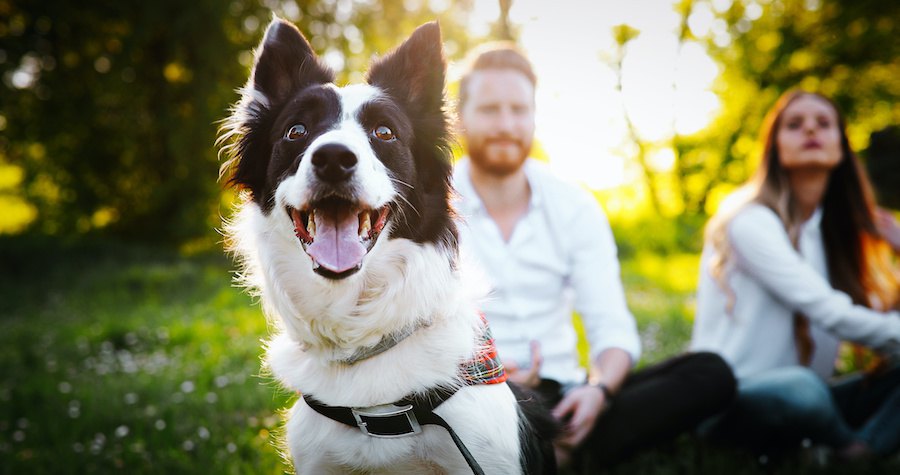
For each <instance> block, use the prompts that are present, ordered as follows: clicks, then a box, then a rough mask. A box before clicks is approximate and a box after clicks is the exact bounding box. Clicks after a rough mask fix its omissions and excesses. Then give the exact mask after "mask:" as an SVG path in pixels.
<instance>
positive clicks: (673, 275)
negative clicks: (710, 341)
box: [0, 240, 900, 475]
mask: <svg viewBox="0 0 900 475" xmlns="http://www.w3.org/2000/svg"><path fill="white" fill-rule="evenodd" d="M696 265H697V259H696V256H675V257H671V258H667V259H662V258H660V257H658V256H639V257H636V258H633V259H630V260H628V261H626V262H624V263H623V280H624V282H625V285H626V289H627V294H628V300H629V303H630V305H631V308H632V310H633V311H634V313H635V315H636V317H637V319H638V321H639V326H640V329H641V334H642V339H643V342H644V346H645V354H644V359H643V360H642V362H641V364H647V363H648V362H653V361H657V360H659V359H662V358H664V357H666V356H669V355H673V354H676V353H678V352H680V351H682V350H683V349H684V348H685V346H686V343H687V340H688V338H689V335H690V326H691V323H690V315H692V314H693V307H692V306H693V304H692V292H693V285H692V284H691V282H692V281H693V279H694V276H696ZM232 268H233V267H232V265H231V263H230V262H229V261H228V259H227V258H225V257H224V256H222V255H221V254H218V253H215V254H203V255H195V256H191V257H185V256H182V255H179V254H178V253H176V252H173V251H166V250H158V249H151V248H146V247H138V246H125V245H121V244H116V243H94V244H90V245H79V246H69V247H60V246H58V245H50V244H48V243H45V242H28V241H23V240H3V241H0V269H2V272H0V367H2V368H3V370H2V374H0V473H3V474H44V473H47V474H50V473H52V474H67V473H146V474H154V473H166V474H172V473H215V474H232V473H262V474H278V473H284V471H285V470H287V468H288V466H287V465H286V464H285V463H284V462H283V461H282V460H281V458H280V456H279V451H278V449H277V448H276V444H277V440H278V436H277V434H278V431H279V425H280V416H279V410H280V409H282V408H284V407H286V406H287V405H289V404H290V403H291V402H292V399H293V397H294V396H293V395H292V394H290V393H287V392H285V391H283V390H280V389H279V388H278V387H277V386H276V385H275V384H274V382H273V381H272V380H271V379H269V378H268V377H266V376H265V375H261V374H260V354H261V345H260V340H261V339H263V338H264V337H265V336H266V334H267V331H268V330H267V326H266V322H265V320H264V318H263V316H262V315H261V312H260V310H259V308H258V307H257V306H255V305H254V304H253V302H252V301H251V299H250V298H249V297H248V296H247V295H245V294H244V293H242V292H241V290H239V289H236V288H234V287H232V285H231V271H232ZM898 467H900V465H892V466H890V467H875V469H877V472H878V473H884V472H883V470H882V469H883V468H887V469H897V468H898ZM861 468H862V467H854V468H853V470H851V471H847V472H846V473H858V472H859V470H860V469H861ZM835 470H837V472H834V471H835ZM845 470H849V468H848V467H837V468H832V469H831V472H833V473H843V472H844V471H845ZM765 472H774V473H826V472H823V471H822V470H820V469H816V468H815V467H814V466H812V465H811V464H809V463H805V462H804V461H803V460H802V457H801V458H798V459H797V460H788V461H786V462H784V463H781V464H778V465H775V466H772V465H771V464H770V465H769V466H767V467H765V468H763V467H761V466H760V465H759V464H757V462H756V461H755V459H754V458H753V457H750V456H749V455H747V454H744V453H739V452H725V451H722V450H719V449H714V448H709V447H706V446H703V445H701V444H698V443H696V442H695V441H693V440H692V439H690V438H683V439H681V440H679V441H677V442H676V443H674V444H672V445H671V446H669V447H663V448H661V449H658V450H654V451H650V452H647V453H646V454H644V455H642V456H640V457H638V458H637V459H635V460H633V461H631V462H629V463H626V464H624V465H621V466H619V467H617V468H616V469H614V470H613V473H622V474H625V473H648V474H660V475H661V474H670V473H671V474H676V473H679V474H680V473H729V474H741V473H748V474H752V473H765ZM873 473H875V472H873Z"/></svg>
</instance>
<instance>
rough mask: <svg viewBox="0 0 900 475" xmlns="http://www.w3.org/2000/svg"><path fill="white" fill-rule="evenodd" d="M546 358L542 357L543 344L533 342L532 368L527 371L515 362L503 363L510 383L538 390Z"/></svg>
mask: <svg viewBox="0 0 900 475" xmlns="http://www.w3.org/2000/svg"><path fill="white" fill-rule="evenodd" d="M543 363H544V358H543V357H542V356H541V344H540V343H538V342H537V340H532V341H531V367H530V368H528V369H527V370H524V369H521V368H519V365H517V364H516V363H515V362H514V361H503V368H504V369H505V370H506V377H507V379H508V380H509V381H512V382H513V383H516V384H518V385H519V386H525V387H529V388H532V389H534V388H536V387H538V385H539V384H540V383H541V365H542V364H543Z"/></svg>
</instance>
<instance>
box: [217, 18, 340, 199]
mask: <svg viewBox="0 0 900 475" xmlns="http://www.w3.org/2000/svg"><path fill="white" fill-rule="evenodd" d="M250 77H251V78H252V79H251V80H250V84H248V85H247V88H248V89H250V90H253V89H255V90H258V91H260V92H262V93H263V94H264V95H265V97H266V98H267V99H268V104H264V103H261V102H259V101H257V100H252V101H250V102H249V103H248V104H247V105H246V107H247V109H248V110H247V111H246V112H247V119H246V120H245V122H244V123H243V124H241V132H242V133H241V135H240V137H239V139H238V142H237V146H236V150H235V152H234V156H235V157H236V158H237V161H236V163H235V164H234V169H233V174H232V176H231V179H230V180H229V181H230V183H231V184H233V185H238V186H240V187H242V188H245V189H248V190H250V193H251V195H252V196H253V199H254V201H256V203H257V204H258V205H259V206H260V207H261V208H262V209H263V210H264V211H266V212H270V211H271V209H272V193H273V192H274V190H275V187H276V186H277V184H278V181H277V180H273V179H272V178H273V177H272V176H271V175H270V174H271V173H272V172H273V170H272V169H271V168H270V166H269V165H270V157H273V144H274V143H275V142H276V140H277V138H280V137H281V135H282V134H283V131H281V133H278V132H279V129H278V128H277V127H275V125H276V119H277V118H278V117H279V115H283V114H282V110H284V109H285V108H286V106H288V105H297V104H298V103H300V104H302V97H301V96H302V93H303V92H305V91H304V90H305V89H306V88H309V87H311V86H315V85H322V84H326V83H329V82H332V81H334V72H332V71H331V69H329V68H328V67H326V66H324V65H323V64H322V63H321V62H320V61H319V59H318V58H317V57H316V55H315V53H313V51H312V48H311V47H310V45H309V42H308V41H306V38H305V37H304V36H303V34H302V33H300V30H298V29H297V27H295V26H294V25H292V24H290V23H288V22H286V21H283V20H278V21H274V22H272V24H271V25H269V28H268V29H267V30H266V35H265V37H264V38H263V41H262V44H261V45H260V46H259V50H258V51H257V55H256V62H255V64H254V66H253V72H252V73H251V75H250ZM332 94H333V92H332ZM291 96H294V100H289V98H290V97H291ZM337 112H339V110H338V111H337ZM288 127H290V126H288ZM273 134H277V137H273V136H272V135H273ZM282 160H283V158H282ZM276 171H277V170H276ZM283 172H284V170H282V173H283Z"/></svg>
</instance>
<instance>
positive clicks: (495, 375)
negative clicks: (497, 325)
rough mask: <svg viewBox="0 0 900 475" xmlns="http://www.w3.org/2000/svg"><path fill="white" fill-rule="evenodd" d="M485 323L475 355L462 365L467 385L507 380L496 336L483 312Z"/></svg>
mask: <svg viewBox="0 0 900 475" xmlns="http://www.w3.org/2000/svg"><path fill="white" fill-rule="evenodd" d="M481 321H482V322H483V323H484V326H483V327H482V328H483V330H482V332H481V334H480V335H478V340H479V341H478V348H477V349H476V350H475V357H474V358H472V359H471V360H469V361H466V362H464V363H463V364H462V365H460V373H461V375H462V378H463V380H464V381H465V383H466V385H468V386H472V385H475V384H499V383H503V382H506V370H504V369H503V363H501V362H500V357H499V356H498V355H497V346H496V345H494V336H493V335H492V334H491V328H490V326H488V322H487V318H485V316H484V314H483V313H482V314H481Z"/></svg>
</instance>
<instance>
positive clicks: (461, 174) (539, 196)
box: [453, 156, 543, 215]
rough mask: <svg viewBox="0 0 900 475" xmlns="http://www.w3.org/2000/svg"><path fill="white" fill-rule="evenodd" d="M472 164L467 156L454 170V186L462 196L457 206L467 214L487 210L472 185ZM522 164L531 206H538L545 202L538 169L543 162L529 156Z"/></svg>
mask: <svg viewBox="0 0 900 475" xmlns="http://www.w3.org/2000/svg"><path fill="white" fill-rule="evenodd" d="M471 166H472V164H471V163H470V161H469V157H468V156H465V157H462V158H461V159H460V160H459V161H458V162H457V163H456V166H455V167H454V172H453V186H454V188H455V189H456V192H457V194H459V196H460V198H461V200H459V202H458V204H457V207H458V208H459V209H460V210H461V211H463V212H464V213H465V214H466V215H472V214H474V213H477V212H481V211H485V208H484V203H483V202H482V201H481V198H480V197H479V196H478V192H476V191H475V186H474V185H472V177H471V175H469V169H470V168H471ZM522 166H523V167H524V170H525V178H526V179H527V180H528V186H529V187H530V188H531V200H530V202H529V205H530V207H531V208H536V207H538V206H540V205H541V203H542V202H543V191H542V189H541V183H540V180H539V179H538V176H537V174H538V172H537V170H536V169H537V168H539V167H540V166H541V164H539V163H536V162H535V161H534V159H532V158H528V159H526V160H525V164H524V165H522Z"/></svg>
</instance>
